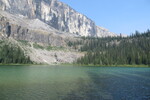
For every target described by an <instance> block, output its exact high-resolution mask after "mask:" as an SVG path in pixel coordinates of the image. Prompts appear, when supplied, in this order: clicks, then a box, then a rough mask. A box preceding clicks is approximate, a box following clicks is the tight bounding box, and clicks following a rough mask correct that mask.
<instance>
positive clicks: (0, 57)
mask: <svg viewBox="0 0 150 100" xmlns="http://www.w3.org/2000/svg"><path fill="white" fill-rule="evenodd" d="M0 63H1V64H32V61H31V60H30V58H29V57H26V56H25V54H24V52H23V51H22V49H21V48H20V47H17V46H15V47H14V46H12V45H8V44H5V43H2V41H1V42H0Z"/></svg>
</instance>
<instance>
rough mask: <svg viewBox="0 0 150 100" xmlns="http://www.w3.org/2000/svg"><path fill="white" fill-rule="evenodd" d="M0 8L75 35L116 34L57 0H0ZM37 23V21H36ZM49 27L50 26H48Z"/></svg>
mask: <svg viewBox="0 0 150 100" xmlns="http://www.w3.org/2000/svg"><path fill="white" fill-rule="evenodd" d="M0 9H1V10H2V11H6V12H8V13H10V14H13V15H17V16H18V15H19V16H24V17H26V18H28V19H30V20H34V19H36V20H38V21H41V22H43V23H44V24H47V26H48V27H52V28H54V29H56V30H58V31H60V32H64V33H71V34H73V35H77V36H94V37H107V36H117V35H116V34H114V33H112V32H109V31H108V30H107V29H104V28H101V27H98V26H96V25H95V23H94V22H93V21H92V20H91V19H89V18H88V17H86V16H84V15H82V14H80V13H78V12H77V11H75V10H74V9H72V8H71V7H69V6H68V5H66V4H64V3H62V2H60V1H58V0H0ZM36 23H37V22H36ZM49 29H50V28H49Z"/></svg>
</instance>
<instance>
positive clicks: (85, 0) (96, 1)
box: [60, 0, 150, 35]
mask: <svg viewBox="0 0 150 100" xmlns="http://www.w3.org/2000/svg"><path fill="white" fill-rule="evenodd" d="M60 1H62V2H64V3H66V4H68V5H69V6H71V7H72V8H73V9H75V10H76V11H78V12H80V13H82V14H84V15H86V16H87V17H89V18H90V19H92V20H93V21H94V22H95V23H96V24H97V25H98V26H101V27H104V28H107V29H109V30H110V31H111V32H114V33H118V34H119V33H124V34H128V35H129V34H131V33H134V32H135V30H138V31H140V32H143V31H146V30H147V29H150V0H60Z"/></svg>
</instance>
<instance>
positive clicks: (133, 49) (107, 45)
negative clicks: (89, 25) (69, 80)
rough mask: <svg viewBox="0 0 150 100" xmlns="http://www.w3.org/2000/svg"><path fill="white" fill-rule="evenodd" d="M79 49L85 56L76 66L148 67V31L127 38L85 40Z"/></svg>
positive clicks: (149, 58) (149, 34)
mask: <svg viewBox="0 0 150 100" xmlns="http://www.w3.org/2000/svg"><path fill="white" fill-rule="evenodd" d="M85 40H86V43H84V44H83V46H82V47H81V48H80V50H81V51H84V52H87V54H86V55H85V56H84V57H82V58H80V59H78V60H77V63H78V64H94V65H125V64H127V65H135V64H136V65H142V64H144V65H150V31H149V30H147V32H144V33H140V32H138V31H136V33H135V34H134V35H131V36H129V37H121V36H120V37H107V38H85Z"/></svg>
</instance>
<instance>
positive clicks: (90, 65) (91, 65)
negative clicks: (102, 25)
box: [0, 64, 150, 67]
mask: <svg viewBox="0 0 150 100" xmlns="http://www.w3.org/2000/svg"><path fill="white" fill-rule="evenodd" d="M32 65H35V66H36V65H43V66H44V65H48V64H0V66H32ZM52 65H60V66H81V67H84V66H87V67H150V65H93V64H89V65H85V64H83V65H82V64H51V65H49V66H52Z"/></svg>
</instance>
